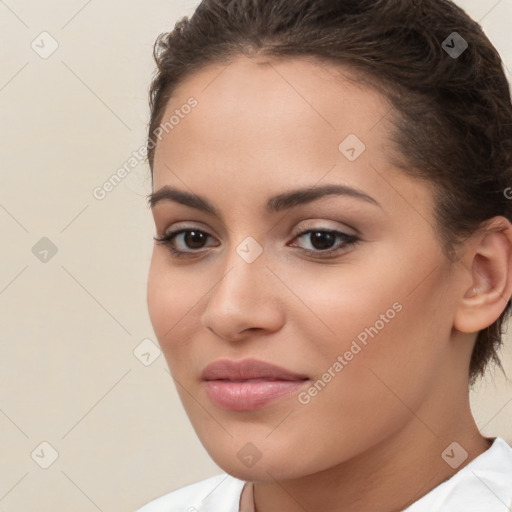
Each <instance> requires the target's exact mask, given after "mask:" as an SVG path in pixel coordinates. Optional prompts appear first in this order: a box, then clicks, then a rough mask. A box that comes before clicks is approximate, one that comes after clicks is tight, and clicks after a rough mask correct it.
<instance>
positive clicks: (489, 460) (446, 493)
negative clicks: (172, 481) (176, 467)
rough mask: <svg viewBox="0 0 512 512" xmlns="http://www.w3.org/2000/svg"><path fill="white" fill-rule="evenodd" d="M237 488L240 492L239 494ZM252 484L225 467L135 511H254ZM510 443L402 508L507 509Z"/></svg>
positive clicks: (511, 498) (431, 511) (511, 479)
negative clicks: (218, 472)
mask: <svg viewBox="0 0 512 512" xmlns="http://www.w3.org/2000/svg"><path fill="white" fill-rule="evenodd" d="M242 491H243V495H242ZM253 503H254V502H253V495H252V484H251V483H247V482H244V481H243V480H238V479H237V478H234V477H232V476H230V475H228V474H226V473H224V474H222V475H217V476H214V477H211V478H207V479H205V480H201V481H200V482H196V483H193V484H190V485H187V486H186V487H182V488H181V489H177V490H176V491H173V492H170V493H168V494H165V495H164V496H161V497H160V498H157V499H156V500H153V501H151V502H150V503H148V504H147V505H145V506H143V507H142V508H140V509H139V510H137V512H254V504H253ZM511 510H512V448H511V447H510V446H509V445H508V444H507V443H506V442H505V441H504V440H503V439H501V438H500V437H496V438H495V439H494V441H493V444H492V445H491V447H490V448H489V449H488V450H486V451H485V452H484V453H482V454H480V455H479V456H478V457H476V458H475V459H473V460H472V461H471V462H470V463H469V464H467V465H466V466H464V467H463V468H462V469H461V470H460V471H458V472H457V473H455V474H454V475H453V476H452V477H451V478H449V479H448V480H446V481H444V482H443V483H441V484H439V485H438V486H437V487H435V488H434V489H432V490H431V491H430V492H428V493H427V494H426V495H425V496H423V497H422V498H420V499H419V500H418V501H416V502H415V503H413V504H412V505H411V506H409V507H407V509H405V510H404V511H402V512H510V511H511Z"/></svg>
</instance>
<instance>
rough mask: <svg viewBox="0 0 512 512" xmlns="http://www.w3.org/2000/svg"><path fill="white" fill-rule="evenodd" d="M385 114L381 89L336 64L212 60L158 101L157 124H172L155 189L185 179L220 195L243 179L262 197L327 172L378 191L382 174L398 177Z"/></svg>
mask: <svg viewBox="0 0 512 512" xmlns="http://www.w3.org/2000/svg"><path fill="white" fill-rule="evenodd" d="M192 98H193V101H194V102H195V103H194V104H195V106H194V108H189V107H185V106H187V105H188V104H190V102H191V99H192ZM391 113H392V107H391V103H390V102H389V100H388V99H387V98H386V97H385V96H384V95H383V94H381V93H379V92H378V91H377V90H375V89H374V88H373V87H368V86H366V85H364V83H363V82H361V81H360V80H359V78H358V77H357V75H356V74H355V73H354V72H353V71H352V70H351V69H350V68H346V67H343V66H339V65H336V66H335V65H329V64H326V63H324V62H319V61H315V60H312V59H310V58H292V59H278V60H276V59H271V60H269V59H262V58H261V57H260V58H248V57H238V58H236V59H234V60H233V61H230V62H229V63H225V64H215V65H210V66H208V67H205V68H203V69H201V70H200V71H197V72H195V73H193V74H192V75H190V76H189V77H188V78H186V79H185V80H184V81H183V82H182V83H181V84H180V85H179V87H177V89H176V90H175V91H174V94H173V96H172V98H171V99H170V101H169V103H168V105H167V107H166V111H165V112H164V115H163V117H162V123H165V122H166V121H168V120H169V119H171V118H173V117H174V122H173V123H172V126H170V128H169V129H168V130H165V131H163V132H162V136H161V140H160V142H158V144H157V147H156V151H155V161H154V189H155V190H158V189H159V188H160V187H161V186H163V185H165V184H169V183H172V184H176V185H181V186H183V185H184V184H185V185H186V186H187V187H189V188H192V189H193V190H194V191H195V192H197V193H202V195H208V194H209V193H215V194H216V195H219V194H220V193H222V194H223V195H225V196H226V198H228V197H230V194H231V193H233V194H239V193H240V187H241V186H242V185H243V186H244V187H246V189H249V188H250V189H251V190H254V191H255V192H256V191H258V190H260V189H261V191H262V194H266V195H268V192H269V190H272V189H274V190H276V189H279V190H282V189H283V188H286V187H285V186H284V185H289V184H290V183H291V182H293V183H295V184H297V185H299V186H300V185H303V186H311V185H312V184H315V183H317V182H319V181H320V180H323V179H324V178H326V180H328V181H337V182H341V183H346V184H351V185H354V186H355V187H357V188H360V189H364V188H366V189H368V190H372V189H373V190H377V189H378V188H379V187H382V185H383V179H382V173H385V172H393V173H395V174H397V172H398V174H399V175H401V174H403V173H402V169H398V168H396V167H394V165H393V164H394V163H396V162H397V161H399V157H400V153H399V152H398V151H397V150H396V148H395V147H394V146H393V144H392V143H391V140H390V138H389V135H390V130H392V129H393V127H392V124H391V122H390V116H391ZM168 124H169V123H168ZM354 156H355V158H354ZM170 171H172V172H170ZM404 179H405V178H404ZM237 184H238V185H239V186H238V187H237Z"/></svg>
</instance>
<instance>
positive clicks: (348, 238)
mask: <svg viewBox="0 0 512 512" xmlns="http://www.w3.org/2000/svg"><path fill="white" fill-rule="evenodd" d="M190 231H194V232H196V233H202V234H204V235H207V236H211V235H208V233H206V232H205V231H202V230H200V229H194V228H183V229H178V230H176V231H171V232H170V233H168V234H166V235H164V236H163V237H161V238H158V237H153V238H154V240H155V242H157V243H158V244H161V245H165V246H167V248H168V249H169V251H170V252H171V254H172V255H173V257H175V258H190V257H194V256H193V255H194V254H196V253H199V252H201V251H203V250H204V249H198V250H196V251H194V250H192V251H179V250H177V249H175V247H174V243H173V242H174V238H175V237H176V236H178V235H180V234H182V233H188V232H190ZM310 233H329V234H332V235H336V237H337V238H340V239H342V240H343V241H344V243H343V245H342V246H341V247H338V248H337V249H326V250H320V249H319V250H316V251H313V250H311V249H302V250H303V251H304V252H305V253H306V254H308V255H310V256H315V257H318V256H320V257H321V258H322V257H323V258H325V257H329V256H333V255H336V254H337V253H340V252H341V251H343V250H346V249H348V248H350V247H353V246H354V245H356V244H357V243H358V242H359V241H360V239H359V238H358V237H357V236H355V235H348V234H347V233H344V232H343V231H337V230H334V229H308V230H306V231H302V232H300V233H298V234H297V235H295V237H294V240H295V238H301V237H302V236H304V235H308V234H310Z"/></svg>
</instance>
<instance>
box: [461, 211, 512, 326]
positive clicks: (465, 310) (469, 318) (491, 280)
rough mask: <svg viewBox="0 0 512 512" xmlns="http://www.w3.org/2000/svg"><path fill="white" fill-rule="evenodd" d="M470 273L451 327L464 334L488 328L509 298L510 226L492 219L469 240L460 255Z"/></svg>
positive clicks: (511, 266) (511, 278) (511, 285)
mask: <svg viewBox="0 0 512 512" xmlns="http://www.w3.org/2000/svg"><path fill="white" fill-rule="evenodd" d="M463 259H464V266H465V267H466V270H468V269H469V272H470V285H469V286H467V284H466V285H465V289H464V290H463V291H464V295H463V297H462V298H461V301H460V304H459V307H458V308H457V311H456V315H455V318H454V327H455V328H456V329H457V330H459V331H461V332H466V333H474V332H478V331H480V330H482V329H485V328H486V327H489V326H490V325H492V324H493V323H494V322H495V321H496V320H497V319H498V318H499V317H500V315H501V313H503V311H504V309H505V308H506V306H507V303H508V301H509V299H510V296H511V294H512V224H511V223H510V222H509V221H508V220H507V219H506V218H505V217H494V218H493V219H492V220H491V221H489V222H488V223H486V225H485V227H484V228H483V229H482V230H479V231H478V232H477V233H475V235H474V236H473V237H472V238H471V242H470V243H469V245H468V247H467V252H466V253H465V255H464V258H463Z"/></svg>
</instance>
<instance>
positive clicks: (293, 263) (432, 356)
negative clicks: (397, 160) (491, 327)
mask: <svg viewBox="0 0 512 512" xmlns="http://www.w3.org/2000/svg"><path fill="white" fill-rule="evenodd" d="M348 73H349V71H348V70H347V69H342V68H336V69H334V68H332V67H327V66H325V65H322V66H321V65H319V64H318V63H314V62H312V61H309V60H306V59H290V60H286V61H284V60H283V61H274V62H272V63H264V62H262V61H258V60H257V59H249V58H246V57H240V58H237V59H236V60H235V61H233V62H232V63H231V64H230V65H229V66H225V65H218V66H211V67H208V68H205V69H203V70H202V71H200V72H197V73H196V74H194V75H193V76H191V77H189V78H188V79H187V80H186V81H184V82H183V83H182V84H181V85H180V87H179V88H178V89H177V91H176V92H175V94H174V96H173V97H172V99H171V100H170V102H169V104H168V106H167V110H166V112H165V114H164V116H163V121H162V122H165V121H168V120H169V119H171V116H173V115H174V117H175V119H174V120H173V121H172V128H169V127H168V129H167V131H165V130H164V131H163V132H161V140H160V141H159V142H158V145H157V148H156V152H155V162H154V205H153V208H152V212H153V216H154V220H155V227H156V236H157V237H159V238H163V237H165V236H167V237H168V240H167V244H165V243H155V246H154V251H153V256H152V261H151V267H150V274H149V281H148V307H149V314H150V318H151V322H152V324H153V327H154V330H155V334H156V336H157V338H158V340H159V343H160V345H161V347H162V350H163V352H164V354H165V357H166V360H167V363H168V365H169V369H170V371H171V374H172V376H173V378H174V379H175V382H176V385H177V389H178V392H179V395H180V397H181V400H182V402H183V405H184V407H185V409H186V412H187V414H188V416H189V418H190V420H191V422H192V425H193V426H194V428H195V430H196V432H197V435H198V436H199V438H200V440H201V442H202V443H203V444H204V446H205V448H206V449H207V451H208V452H209V454H210V455H211V457H212V458H213V459H214V460H215V462H216V463H217V464H218V465H219V466H220V467H221V468H223V469H224V470H225V471H227V472H229V473H231V474H232V475H234V476H237V477H239V478H242V479H246V480H253V481H259V480H261V481H270V480H271V479H272V478H280V479H287V478H295V477H300V476H304V475H310V474H314V473H317V472H320V471H323V470H327V469H329V468H332V467H334V466H336V465H339V464H341V463H343V462H344V461H347V460H350V459H352V458H355V457H357V456H359V455H362V454H364V453H366V452H368V451H369V450H370V449H371V448H372V447H375V446H377V445H379V444H380V443H383V442H384V441H385V440H386V439H390V438H391V437H392V436H393V435H394V434H396V433H397V432H399V431H400V430H401V429H404V428H405V427H406V426H407V425H408V424H410V422H411V418H412V416H411V413H410V411H411V410H412V411H420V410H422V408H423V407H424V406H425V404H426V403H432V402H433V400H434V398H435V395H436V393H439V389H437V388H436V384H435V383H436V382H438V381H439V378H440V376H441V375H442V374H443V372H445V371H448V369H447V367H446V366H445V365H446V364H447V363H445V362H444V361H447V360H450V362H451V363H450V364H453V357H451V359H450V358H449V357H447V355H448V352H449V350H450V343H449V338H450V333H451V330H452V327H453V315H454V311H455V307H456V299H455V295H454V291H453V290H454V289H455V288H456V286H455V285H456V282H457V279H460V276H459V275H458V274H457V272H456V271H455V270H454V269H453V267H452V264H450V262H449V261H448V260H447V259H446V258H445V257H444V255H443V252H442V250H441V246H440V242H439V233H438V231H437V229H436V226H435V222H434V213H433V208H434V204H433V194H432V191H431V189H430V188H429V186H428V185H427V184H426V183H424V182H420V181H417V180H415V179H413V178H411V177H408V176H407V175H406V174H405V173H404V172H403V171H402V170H400V169H398V168H397V167H394V166H393V165H392V163H391V161H394V160H393V158H392V151H393V148H392V146H391V144H390V142H389V133H390V132H389V131H390V130H391V125H390V123H389V121H388V119H387V117H386V115H387V114H388V113H389V111H390V105H389V104H388V103H387V101H386V99H385V98H384V97H383V96H382V95H380V94H379V93H377V92H375V91H373V90H370V89H368V88H365V87H363V86H362V85H361V84H359V83H357V82H355V81H354V80H353V79H351V78H349V74H348ZM191 98H193V99H192V100H191ZM187 104H188V105H193V107H191V108H188V107H185V106H186V105H187ZM178 118H179V121H177V119H178ZM168 126H169V125H168ZM327 186H331V189H330V190H329V189H326V188H325V187H327ZM299 190H300V191H301V192H300V193H297V194H295V193H294V192H295V191H299ZM173 191H174V192H173ZM176 191H178V192H179V194H178V193H176ZM315 191H316V192H315ZM322 191H323V192H324V193H322ZM326 191H329V192H330V193H327V194H325V192H326ZM198 197H200V198H201V199H202V201H200V200H199V199H198ZM206 206H210V208H206ZM176 232H178V233H177V234H176ZM172 250H175V251H178V252H177V253H174V252H172ZM440 304H443V307H439V305H440ZM404 403H405V404H407V407H404ZM425 414H428V413H427V412H426V413H425ZM425 420H426V418H425ZM416 423H417V424H420V422H417V421H416ZM419 428H423V429H424V430H425V427H423V426H420V427H419ZM429 435H430V434H429ZM290 461H293V464H290Z"/></svg>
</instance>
